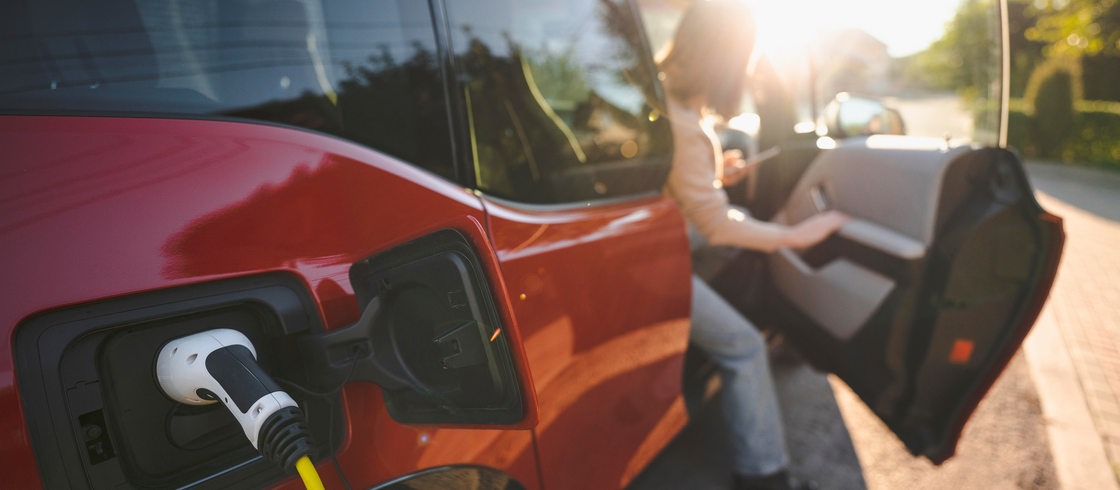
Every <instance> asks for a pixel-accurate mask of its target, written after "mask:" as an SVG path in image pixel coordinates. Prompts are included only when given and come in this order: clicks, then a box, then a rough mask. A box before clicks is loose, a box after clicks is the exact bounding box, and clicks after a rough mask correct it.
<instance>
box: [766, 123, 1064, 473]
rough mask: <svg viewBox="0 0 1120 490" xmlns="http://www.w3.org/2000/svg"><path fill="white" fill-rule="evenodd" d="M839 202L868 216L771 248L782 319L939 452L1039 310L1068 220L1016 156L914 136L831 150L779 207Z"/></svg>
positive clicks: (867, 398)
mask: <svg viewBox="0 0 1120 490" xmlns="http://www.w3.org/2000/svg"><path fill="white" fill-rule="evenodd" d="M825 209H837V210H840V211H842V212H844V213H847V214H849V215H851V216H852V217H853V220H852V221H851V222H850V223H848V224H847V225H845V226H844V227H843V228H842V229H841V230H840V231H839V232H837V233H836V234H835V235H833V236H832V237H831V238H829V239H827V240H826V241H824V242H822V243H821V244H819V245H818V246H816V247H813V248H811V249H808V250H790V249H782V250H779V251H778V252H776V253H774V254H772V255H771V256H770V257H769V262H770V272H771V275H772V278H773V281H774V285H775V288H774V289H775V290H776V295H777V297H778V298H777V303H778V304H779V305H780V306H779V307H778V308H777V310H778V313H779V316H780V317H781V318H782V320H781V321H780V322H779V326H780V327H781V329H782V330H783V332H784V333H785V334H786V336H787V337H788V338H789V339H790V340H791V341H793V342H794V343H795V344H796V345H798V346H799V347H801V348H802V351H803V352H804V353H805V355H806V357H808V358H809V359H810V360H811V361H812V362H813V363H814V364H815V365H816V366H817V367H819V368H822V369H825V370H828V371H830V372H833V373H835V374H837V375H838V376H839V377H840V378H842V379H843V380H844V381H845V382H847V383H848V385H849V386H850V387H851V388H852V389H853V390H854V391H855V392H856V393H857V394H858V395H859V396H860V397H861V398H862V399H863V400H864V402H865V403H867V405H868V406H869V407H870V408H871V409H872V410H873V411H874V412H875V413H876V414H877V415H878V416H879V417H880V418H882V420H883V421H884V422H886V424H887V425H888V426H889V427H890V428H891V430H893V431H894V432H895V433H896V434H897V435H898V436H899V437H900V438H901V439H902V441H903V442H905V444H906V446H907V447H908V448H909V449H910V451H911V452H912V453H914V454H915V455H925V456H926V457H928V458H929V459H930V460H932V461H933V462H934V463H938V464H939V463H941V462H943V461H945V460H946V459H948V458H949V457H951V456H952V455H953V452H954V450H955V447H956V442H957V439H958V438H959V436H960V433H961V430H962V428H963V426H964V424H965V422H966V421H967V420H968V418H969V416H970V415H971V414H972V412H973V410H974V409H975V408H976V406H977V404H978V403H979V401H980V399H981V398H982V397H983V396H984V395H985V393H986V392H987V390H988V389H989V388H990V387H991V385H992V383H993V382H994V381H995V379H996V378H997V377H998V376H999V374H1000V373H1001V372H1002V370H1003V368H1004V367H1005V366H1006V365H1007V363H1008V361H1009V360H1010V359H1011V357H1012V355H1013V354H1014V352H1015V351H1016V349H1018V347H1019V345H1020V343H1021V342H1022V340H1023V338H1024V337H1025V336H1026V334H1027V332H1028V331H1029V330H1030V328H1031V326H1032V324H1033V323H1034V321H1035V319H1036V318H1037V316H1038V313H1039V310H1040V309H1041V307H1042V304H1043V302H1044V301H1045V299H1046V296H1047V294H1048V293H1049V290H1050V287H1051V284H1052V282H1053V279H1054V274H1055V271H1056V268H1057V264H1058V259H1059V256H1060V254H1061V250H1062V243H1063V240H1064V233H1063V231H1062V224H1061V219H1060V218H1058V217H1056V216H1054V215H1051V214H1049V213H1047V212H1046V211H1044V210H1043V209H1042V208H1041V207H1040V206H1039V204H1038V202H1037V201H1036V200H1035V198H1034V195H1033V193H1032V191H1031V187H1030V184H1029V183H1028V181H1027V178H1026V175H1025V174H1024V171H1023V167H1022V165H1021V163H1020V162H1019V160H1018V158H1017V157H1016V156H1015V155H1014V154H1012V153H1010V152H1008V151H1006V150H1003V149H997V148H982V149H981V148H972V147H966V146H961V147H956V148H949V147H948V146H947V145H946V144H945V142H944V141H938V140H936V139H923V138H916V137H907V136H883V135H878V136H871V137H866V138H855V139H848V140H843V141H841V142H840V143H839V144H838V146H837V147H836V148H835V149H831V150H828V151H824V152H822V153H820V154H819V155H818V156H817V157H816V158H815V159H814V160H813V162H812V164H811V165H810V166H809V168H808V170H807V171H806V173H805V174H804V175H803V176H802V178H801V179H800V181H799V182H798V184H797V185H796V186H795V188H794V190H793V192H792V194H791V195H790V197H789V199H788V200H787V202H786V204H785V205H784V207H783V208H782V209H781V210H780V211H779V212H778V214H777V216H776V218H775V219H776V220H777V221H782V222H787V223H796V222H800V221H802V220H803V219H805V218H807V217H809V216H810V215H812V214H813V213H817V212H821V211H823V210H825Z"/></svg>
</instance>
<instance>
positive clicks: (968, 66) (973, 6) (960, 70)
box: [907, 0, 999, 100]
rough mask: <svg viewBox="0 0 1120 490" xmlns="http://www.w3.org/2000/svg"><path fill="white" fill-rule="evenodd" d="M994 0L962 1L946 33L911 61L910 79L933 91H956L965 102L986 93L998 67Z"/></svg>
mask: <svg viewBox="0 0 1120 490" xmlns="http://www.w3.org/2000/svg"><path fill="white" fill-rule="evenodd" d="M992 3H993V0H964V1H963V2H962V3H961V6H960V8H959V9H958V10H957V13H956V14H955V15H954V16H953V19H952V20H950V21H949V23H948V24H947V25H946V26H945V34H944V35H943V36H942V37H941V38H940V39H938V40H937V41H934V42H933V44H931V45H930V46H929V48H927V49H926V50H925V51H923V52H922V53H919V54H917V55H916V56H915V57H914V59H913V60H911V63H912V64H911V66H910V68H909V69H908V70H907V71H908V72H910V74H911V76H912V77H914V78H917V79H918V80H920V81H922V82H924V83H925V84H926V85H928V86H930V87H932V88H938V89H946V90H955V91H957V92H958V93H960V94H961V95H962V96H964V97H965V98H966V99H968V100H976V99H977V98H979V97H982V96H983V95H985V94H987V93H988V92H989V90H990V89H991V87H992V82H993V81H994V80H996V76H997V75H998V70H999V65H998V60H999V42H998V41H999V40H998V38H997V37H996V33H997V32H999V31H998V26H997V24H996V19H995V17H994V15H993V13H994V12H995V9H994V8H993V5H992Z"/></svg>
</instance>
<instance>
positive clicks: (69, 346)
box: [16, 275, 342, 488]
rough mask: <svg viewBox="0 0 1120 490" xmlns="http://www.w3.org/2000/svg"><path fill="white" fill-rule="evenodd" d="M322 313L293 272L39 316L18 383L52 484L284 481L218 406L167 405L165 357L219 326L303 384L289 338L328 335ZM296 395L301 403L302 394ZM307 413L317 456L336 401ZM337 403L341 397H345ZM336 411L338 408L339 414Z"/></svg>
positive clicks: (23, 339)
mask: <svg viewBox="0 0 1120 490" xmlns="http://www.w3.org/2000/svg"><path fill="white" fill-rule="evenodd" d="M316 311H317V310H316V309H315V308H314V303H312V302H311V300H310V298H309V297H308V295H307V294H306V292H305V291H304V290H303V289H302V286H301V284H300V283H299V282H298V281H296V280H295V279H294V278H291V277H289V276H286V275H270V276H262V277H257V278H250V279H242V280H233V281H223V282H219V283H213V284H207V285H204V286H193V287H188V288H182V289H175V290H169V291H161V292H156V293H149V294H143V295H138V296H134V297H128V298H123V299H120V300H114V301H109V302H103V303H97V304H93V305H84V306H82V307H80V308H74V309H69V310H63V311H59V312H53V313H49V314H46V315H42V316H39V317H36V318H33V319H31V320H30V321H28V322H26V323H25V324H24V325H22V326H21V327H20V329H19V330H18V331H17V337H16V357H17V359H16V361H17V368H18V369H17V375H18V376H19V380H20V383H19V385H20V389H21V399H22V400H23V403H24V409H25V410H24V413H25V414H26V416H27V417H28V422H29V423H28V426H29V429H30V431H31V436H32V444H33V447H34V448H35V451H36V456H37V460H38V461H39V466H40V468H39V469H40V474H41V476H42V479H43V483H44V485H45V486H46V487H48V488H52V487H73V488H82V487H93V488H118V487H121V486H131V487H159V488H168V487H184V486H201V487H203V488H205V487H211V488H225V487H229V486H250V487H252V486H261V485H264V484H267V483H268V482H272V481H276V480H279V479H281V478H283V477H284V476H285V475H284V473H283V472H282V471H281V470H280V469H279V468H278V467H277V466H276V465H274V464H271V463H269V462H267V461H264V460H263V458H261V456H260V454H259V453H258V452H257V451H256V450H255V449H254V448H253V447H252V445H250V444H249V442H248V440H247V439H246V438H245V435H244V432H243V431H242V429H241V427H240V426H239V425H238V423H237V421H236V420H235V419H234V418H233V417H232V416H231V415H230V413H228V411H226V409H225V408H224V407H222V406H220V405H211V406H190V405H183V404H180V403H177V402H175V401H173V400H171V399H170V398H168V397H167V396H166V395H165V394H164V393H163V391H162V390H161V389H160V387H159V383H158V381H157V380H156V377H155V364H154V363H155V359H156V355H157V353H158V352H159V350H160V348H161V347H163V345H164V344H166V343H167V342H168V341H170V340H172V339H175V338H179V337H183V336H186V335H190V334H193V333H196V332H200V331H205V330H212V329H215V328H231V329H234V330H237V331H240V332H241V333H243V334H245V336H246V337H248V338H249V339H250V340H251V341H252V342H253V345H254V346H256V348H257V355H258V358H259V359H258V360H259V362H260V364H261V366H262V367H264V368H265V369H267V370H269V372H271V373H273V375H274V377H275V378H277V379H281V380H283V379H289V380H292V379H294V380H302V379H304V377H305V375H304V374H303V373H302V367H301V366H300V363H291V362H284V360H285V359H291V357H290V356H293V355H295V353H294V352H293V350H292V347H291V344H292V342H291V339H292V337H294V336H295V335H297V334H301V333H308V332H319V331H321V330H322V328H321V325H319V321H318V316H317V315H316V314H315V312H316ZM296 396H297V398H298V395H296ZM297 401H299V402H300V403H301V405H304V408H305V413H306V415H307V418H308V422H309V425H310V428H311V431H312V437H313V439H314V440H315V441H316V442H317V443H318V444H319V445H318V447H317V448H316V449H317V452H318V454H319V455H326V454H329V453H330V451H331V450H332V448H329V447H328V445H327V442H328V441H332V442H334V443H335V444H338V443H340V442H341V441H340V439H341V437H340V436H336V437H331V434H330V427H329V426H328V423H330V421H331V420H332V419H333V421H334V424H335V425H336V427H335V434H341V429H340V428H341V420H342V417H341V415H339V414H337V413H336V414H334V415H333V416H332V415H331V413H330V411H331V410H336V409H335V408H334V407H337V406H338V404H337V403H330V402H328V401H326V400H324V399H321V398H318V397H316V398H314V399H307V400H298V399H297ZM336 402H337V400H336ZM332 405H333V406H332Z"/></svg>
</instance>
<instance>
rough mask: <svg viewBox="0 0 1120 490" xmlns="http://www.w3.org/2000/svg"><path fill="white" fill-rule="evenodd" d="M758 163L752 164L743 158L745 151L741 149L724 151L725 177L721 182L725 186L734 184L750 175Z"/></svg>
mask: <svg viewBox="0 0 1120 490" xmlns="http://www.w3.org/2000/svg"><path fill="white" fill-rule="evenodd" d="M757 165H758V163H757V162H755V164H754V165H751V164H748V163H747V161H746V160H743V152H741V151H739V150H725V151H724V152H723V177H722V178H720V183H722V184H723V187H725V188H726V187H730V186H733V185H735V184H737V183H739V181H741V180H743V178H744V177H746V176H747V175H749V174H750V173H751V171H752V170H754V168H755V167H756V166H757Z"/></svg>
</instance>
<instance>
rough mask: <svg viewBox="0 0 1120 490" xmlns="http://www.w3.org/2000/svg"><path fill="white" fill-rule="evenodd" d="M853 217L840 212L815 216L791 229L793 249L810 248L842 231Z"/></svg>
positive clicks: (791, 245)
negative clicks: (837, 231) (839, 230)
mask: <svg viewBox="0 0 1120 490" xmlns="http://www.w3.org/2000/svg"><path fill="white" fill-rule="evenodd" d="M851 220H852V217H851V216H848V215H846V214H844V213H841V212H839V211H825V212H823V213H820V214H815V215H813V216H812V217H810V218H809V219H807V220H805V221H802V222H800V223H798V224H796V225H794V226H793V227H791V228H790V229H789V243H788V244H787V245H788V246H790V247H793V248H809V247H812V246H813V245H816V244H818V243H820V242H822V241H824V239H825V238H828V236H829V235H831V234H833V233H835V232H836V230H838V229H840V227H841V226H844V225H845V224H846V223H847V222H849V221H851Z"/></svg>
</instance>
